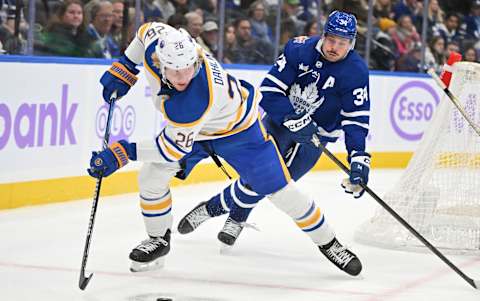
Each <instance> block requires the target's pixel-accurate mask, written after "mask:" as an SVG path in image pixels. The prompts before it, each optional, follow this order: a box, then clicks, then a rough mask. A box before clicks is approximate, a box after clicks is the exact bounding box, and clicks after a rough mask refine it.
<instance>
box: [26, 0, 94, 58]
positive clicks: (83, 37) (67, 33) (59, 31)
mask: <svg viewBox="0 0 480 301" xmlns="http://www.w3.org/2000/svg"><path fill="white" fill-rule="evenodd" d="M35 54H42V55H57V56H74V57H94V56H96V55H98V56H99V52H96V51H95V48H94V40H93V38H92V37H91V36H90V35H89V34H88V33H87V28H86V25H85V19H84V14H83V4H82V2H81V1H80V0H66V1H63V2H61V3H60V4H59V6H58V7H57V12H56V14H55V15H54V16H53V17H52V18H51V20H50V21H49V23H48V24H47V26H46V27H45V29H44V31H43V32H42V33H40V34H39V37H38V38H37V40H36V41H35Z"/></svg>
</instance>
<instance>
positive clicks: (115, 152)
mask: <svg viewBox="0 0 480 301" xmlns="http://www.w3.org/2000/svg"><path fill="white" fill-rule="evenodd" d="M129 159H130V160H136V159H137V147H136V144H135V143H129V142H128V141H126V140H120V141H118V142H115V143H113V144H112V145H110V146H109V147H108V148H106V149H104V150H103V151H101V152H92V158H91V159H90V168H89V169H87V171H88V174H89V175H90V176H92V177H94V178H100V177H108V176H109V175H111V174H112V173H114V172H115V171H116V170H117V169H119V168H121V167H123V166H125V165H127V163H128V160H129Z"/></svg>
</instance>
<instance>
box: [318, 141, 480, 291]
mask: <svg viewBox="0 0 480 301" xmlns="http://www.w3.org/2000/svg"><path fill="white" fill-rule="evenodd" d="M312 142H313V144H315V146H317V147H319V148H320V149H321V150H322V152H324V153H325V154H326V155H327V156H328V157H329V158H330V159H331V160H332V161H333V162H334V163H335V164H336V165H337V166H338V167H340V168H341V169H342V170H343V171H344V172H345V173H346V174H347V175H350V170H349V169H348V167H347V166H345V164H343V163H342V162H341V161H340V160H339V159H338V158H337V157H335V155H334V154H332V153H331V152H330V151H329V150H328V149H327V148H326V147H325V146H324V145H323V144H321V143H320V139H319V138H318V136H316V135H314V137H313V138H312ZM360 186H362V188H363V189H365V191H366V192H367V193H368V194H369V195H370V196H371V197H372V198H373V199H375V201H377V202H378V203H379V204H380V205H381V206H382V207H383V208H384V209H385V210H387V211H388V213H390V214H391V215H392V216H393V217H394V218H395V219H396V220H397V221H398V222H399V223H400V224H402V226H404V227H405V228H407V229H408V231H410V233H412V234H413V235H414V236H415V237H416V238H418V240H420V241H421V242H422V243H423V244H424V245H425V246H426V247H427V248H429V249H430V251H432V252H433V253H434V254H435V255H437V256H438V257H439V258H440V259H441V260H442V261H443V262H445V263H446V264H447V265H448V266H449V267H450V268H451V269H452V270H454V271H455V272H456V273H457V274H458V275H460V277H462V278H463V279H464V280H465V281H467V282H468V284H470V285H471V286H472V287H474V288H476V289H480V281H479V280H474V279H472V278H470V277H468V276H467V275H465V273H463V272H462V271H461V270H460V269H459V268H458V267H457V266H456V265H454V264H453V263H452V262H451V261H450V260H448V258H446V257H445V256H444V255H443V254H442V253H441V252H440V251H439V250H438V249H437V248H435V247H434V246H433V245H432V244H431V243H430V242H428V240H426V239H425V238H424V237H423V236H422V235H421V234H420V233H418V231H417V230H415V229H414V228H413V227H412V226H410V224H409V223H407V221H405V220H404V219H403V218H402V217H401V216H400V215H399V214H398V213H397V212H395V210H393V209H392V208H391V207H390V206H388V205H387V203H385V202H384V201H383V200H382V199H381V198H380V197H379V196H378V195H377V194H376V193H375V192H373V190H371V189H370V188H369V187H368V186H367V185H365V184H363V183H361V184H360Z"/></svg>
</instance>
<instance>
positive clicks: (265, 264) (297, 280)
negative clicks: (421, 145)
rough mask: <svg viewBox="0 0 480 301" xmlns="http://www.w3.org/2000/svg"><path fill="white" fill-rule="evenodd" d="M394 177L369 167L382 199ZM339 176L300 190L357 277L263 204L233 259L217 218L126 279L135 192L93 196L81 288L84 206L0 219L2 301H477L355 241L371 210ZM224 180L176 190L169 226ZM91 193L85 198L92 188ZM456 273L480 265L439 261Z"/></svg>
mask: <svg viewBox="0 0 480 301" xmlns="http://www.w3.org/2000/svg"><path fill="white" fill-rule="evenodd" d="M400 175H401V171H398V170H373V171H372V173H371V181H370V187H371V188H372V189H373V190H374V191H376V192H377V194H379V195H383V194H384V193H385V192H386V191H388V190H389V189H390V188H391V187H392V185H393V184H394V182H395V180H396V179H397V178H398V177H399V176H400ZM342 177H343V175H342V174H341V173H340V172H317V173H311V174H310V175H308V176H307V177H305V178H304V179H303V180H302V181H300V182H299V185H300V187H301V188H302V189H304V190H305V191H307V192H308V193H309V194H310V195H312V196H314V197H315V199H316V200H317V202H318V204H319V205H320V207H321V208H322V209H323V211H324V212H325V214H326V217H327V219H328V221H329V222H330V223H331V225H333V227H334V228H335V230H336V233H337V237H338V238H339V240H340V241H341V242H343V243H344V244H347V245H348V246H350V247H351V248H352V250H353V251H354V252H356V253H357V255H358V256H359V257H360V259H361V261H362V263H363V265H364V270H363V271H362V274H361V276H360V277H356V278H355V277H350V276H348V275H347V274H345V273H343V272H341V271H339V270H338V269H337V268H336V267H334V266H333V265H332V264H331V263H330V262H328V261H327V260H326V258H324V257H323V255H321V254H320V253H319V251H318V250H317V249H316V248H315V246H314V245H313V244H312V243H311V242H310V240H309V239H308V237H307V236H306V235H304V234H303V233H302V232H301V231H300V230H299V229H298V228H297V227H296V226H295V224H294V223H293V222H292V221H291V220H290V219H289V218H288V217H287V216H286V215H284V214H283V213H282V212H280V211H279V210H277V209H276V208H275V207H274V206H273V205H272V204H270V203H269V201H268V200H263V201H261V202H260V204H259V205H258V206H257V208H256V209H255V210H254V211H253V213H252V214H251V216H250V218H249V221H250V222H252V223H255V224H256V225H257V227H258V228H260V230H261V231H260V232H257V231H255V230H252V229H245V230H244V232H243V233H242V235H241V237H240V238H239V240H238V241H237V244H236V246H235V248H234V249H232V250H231V252H230V254H228V255H222V254H220V253H219V247H220V246H219V243H218V241H217V239H216V236H217V232H218V231H219V230H220V228H221V227H222V225H223V222H224V219H225V218H224V217H219V218H216V219H214V220H210V221H208V222H206V224H204V225H202V226H201V227H200V228H198V229H197V230H196V231H195V232H194V233H192V234H189V235H180V234H178V233H174V235H173V237H172V250H171V252H170V254H169V255H168V257H167V260H166V264H165V267H164V268H163V269H162V270H158V271H154V272H146V273H131V272H129V260H128V254H129V252H130V250H131V248H132V247H134V246H135V245H136V244H138V243H139V242H140V241H141V240H143V239H145V238H146V234H145V232H144V225H143V220H142V217H141V215H140V214H139V206H138V198H137V195H136V194H128V195H122V196H115V197H102V198H101V200H100V204H99V207H98V211H97V217H96V222H95V226H94V232H93V240H92V244H91V248H90V255H89V258H88V264H87V273H90V272H93V273H94V276H93V278H92V280H91V281H90V283H89V285H88V286H87V288H86V290H85V291H81V290H80V289H79V288H78V278H79V270H80V264H81V260H82V254H83V247H84V243H85V237H86V230H87V225H88V221H89V215H90V209H91V201H90V200H82V201H75V202H67V203H60V204H52V205H45V206H35V207H28V208H20V209H15V210H6V211H1V212H0V300H1V301H26V300H35V301H38V300H49V301H59V300H62V301H74V300H83V301H99V300H102V301H103V300H105V301H107V300H115V301H124V300H125V301H127V300H128V301H134V300H135V301H137V300H138V301H155V300H157V298H160V297H169V298H171V299H172V300H175V301H180V300H214V301H221V300H242V301H243V300H274V301H283V300H292V301H293V300H295V301H300V300H308V301H312V300H328V301H340V300H360V301H374V300H376V301H380V300H382V301H383V300H392V301H393V300H409V301H412V300H436V301H442V300H445V301H446V300H448V301H451V300H456V301H468V300H477V301H478V300H480V292H479V291H478V290H475V289H473V288H472V287H470V286H469V285H468V284H467V282H466V281H464V280H463V279H462V278H460V276H458V275H457V274H456V273H455V272H453V271H452V270H451V269H450V268H449V267H448V266H447V265H445V264H444V263H443V262H442V261H440V260H439V259H438V258H437V257H436V256H435V255H433V254H432V253H430V252H427V253H410V252H403V251H392V250H386V249H380V248H376V247H370V246H365V245H361V244H359V243H357V242H355V241H354V240H353V234H354V231H355V229H356V228H357V227H358V225H359V224H361V223H362V222H364V221H365V220H367V219H368V218H369V217H371V216H372V214H373V212H374V210H375V209H376V208H377V207H378V206H379V205H378V204H377V203H376V202H375V201H374V200H373V199H372V198H370V197H369V196H367V195H365V196H364V197H362V198H361V199H353V198H352V197H350V196H349V195H346V194H345V193H344V192H343V190H342V189H341V188H340V187H339V182H340V180H341V179H342ZM225 185H226V183H225V182H224V183H221V182H218V183H212V184H203V185H192V186H184V187H174V188H173V189H172V194H173V199H174V208H173V214H174V228H175V227H176V223H177V222H178V220H179V219H180V218H181V217H182V216H183V215H184V214H185V213H186V212H188V211H189V210H190V209H191V208H193V207H194V206H195V205H196V204H197V203H198V202H200V201H203V200H207V199H208V198H209V197H210V196H212V195H213V194H215V193H216V192H218V191H219V190H220V189H222V188H223V187H224V186H225ZM93 188H94V187H92V191H93ZM448 258H449V259H451V260H452V262H454V263H455V264H456V265H457V266H458V267H459V268H460V269H461V270H462V271H463V272H464V273H465V274H467V275H469V276H470V277H472V278H474V279H478V278H480V258H479V257H478V256H477V257H473V256H448Z"/></svg>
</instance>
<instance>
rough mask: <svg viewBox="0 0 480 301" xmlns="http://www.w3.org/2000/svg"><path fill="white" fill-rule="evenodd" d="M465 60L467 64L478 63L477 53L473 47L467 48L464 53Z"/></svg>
mask: <svg viewBox="0 0 480 301" xmlns="http://www.w3.org/2000/svg"><path fill="white" fill-rule="evenodd" d="M463 60H464V61H466V62H472V63H478V58H477V51H476V50H475V48H473V46H470V47H467V48H466V49H465V51H464V53H463Z"/></svg>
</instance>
